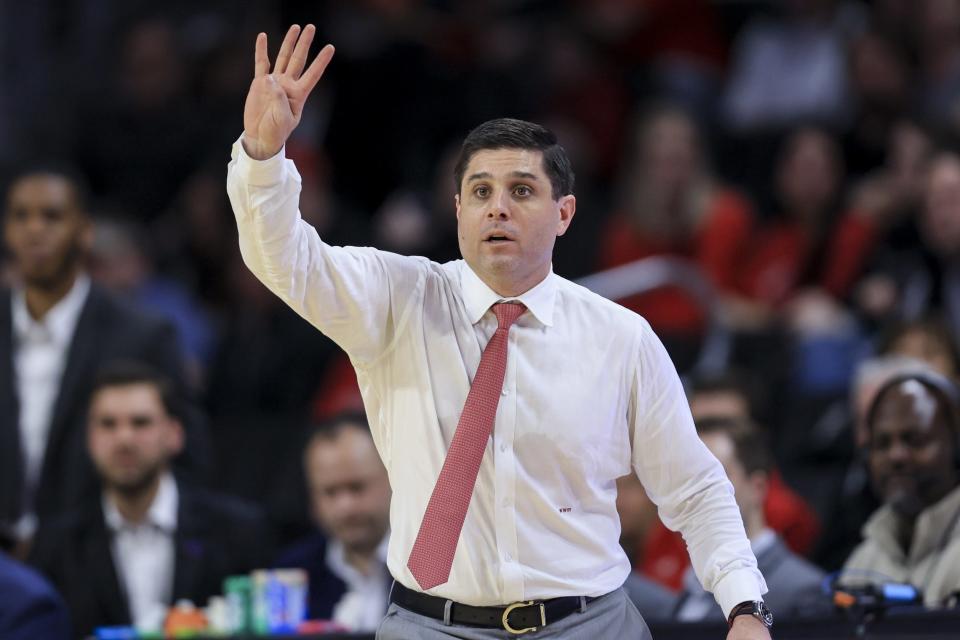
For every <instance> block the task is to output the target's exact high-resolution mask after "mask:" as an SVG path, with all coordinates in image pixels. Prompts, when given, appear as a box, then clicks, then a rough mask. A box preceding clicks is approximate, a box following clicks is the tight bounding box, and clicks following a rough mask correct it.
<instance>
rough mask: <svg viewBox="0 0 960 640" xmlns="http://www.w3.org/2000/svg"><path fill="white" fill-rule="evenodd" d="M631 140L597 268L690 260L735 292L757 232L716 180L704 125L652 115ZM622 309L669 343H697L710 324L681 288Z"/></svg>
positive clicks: (660, 111)
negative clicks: (752, 236)
mask: <svg viewBox="0 0 960 640" xmlns="http://www.w3.org/2000/svg"><path fill="white" fill-rule="evenodd" d="M631 140H632V142H631V144H630V147H631V148H630V149H629V151H628V159H627V162H626V168H625V170H624V173H623V175H622V176H621V179H620V187H619V189H620V203H619V206H618V208H617V210H616V211H615V212H614V213H613V215H612V216H611V217H610V218H609V219H608V221H607V224H606V228H605V229H604V230H603V233H602V236H601V245H600V254H599V265H598V266H599V267H601V268H609V267H614V266H617V265H621V264H625V263H629V262H632V261H634V260H639V259H641V258H647V257H650V256H673V257H679V258H684V259H688V260H690V261H692V262H693V263H695V264H696V265H697V266H698V267H699V268H700V269H701V270H702V271H703V273H704V275H705V276H706V278H707V279H708V280H709V281H710V282H711V283H712V284H713V285H714V286H715V287H717V288H718V289H720V290H721V291H723V292H726V293H727V294H730V293H732V292H733V289H734V286H735V284H736V278H737V273H738V268H739V261H740V260H741V258H742V257H743V255H744V251H745V250H746V248H747V243H748V241H749V236H750V231H751V228H752V225H753V216H752V212H751V209H750V205H749V203H748V202H747V201H746V200H745V199H744V198H742V197H741V196H740V195H739V194H737V193H736V192H735V191H733V190H731V189H729V188H728V187H726V186H724V185H722V184H720V183H719V182H717V181H716V179H715V178H714V177H713V175H712V174H711V172H710V169H709V165H708V159H707V157H706V156H707V154H706V151H705V150H704V148H703V142H702V140H701V137H700V133H699V132H698V131H697V126H696V124H695V123H694V121H693V120H692V119H691V118H690V117H689V116H688V115H687V114H686V113H685V112H683V111H682V110H680V109H677V108H673V107H669V106H667V107H657V108H654V109H652V110H650V111H649V112H647V113H646V114H644V116H643V117H642V118H641V119H640V120H639V122H638V126H637V127H636V130H635V131H634V133H633V137H632V138H631ZM621 302H622V303H623V304H624V305H625V306H627V307H628V308H630V309H632V310H634V311H636V312H637V313H639V314H641V315H642V316H644V317H645V318H646V319H647V320H648V321H649V322H650V323H651V325H653V327H654V329H656V330H657V331H658V333H661V334H666V336H665V337H667V338H669V337H670V336H671V335H673V336H676V335H680V336H685V337H691V336H692V337H696V335H697V334H698V333H699V331H700V330H701V329H702V327H703V326H704V324H705V323H704V318H703V308H702V307H701V306H700V303H699V301H697V300H694V299H692V297H691V295H690V294H689V293H685V292H683V291H682V290H679V289H676V288H664V289H661V290H657V291H653V292H650V293H648V294H644V295H642V296H635V297H632V298H630V299H627V300H624V301H621Z"/></svg>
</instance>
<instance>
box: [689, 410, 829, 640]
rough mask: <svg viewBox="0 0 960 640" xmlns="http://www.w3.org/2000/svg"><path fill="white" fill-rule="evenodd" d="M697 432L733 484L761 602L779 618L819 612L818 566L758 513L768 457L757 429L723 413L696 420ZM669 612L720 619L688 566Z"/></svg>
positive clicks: (761, 509)
mask: <svg viewBox="0 0 960 640" xmlns="http://www.w3.org/2000/svg"><path fill="white" fill-rule="evenodd" d="M697 432H698V433H699V434H700V439H701V440H703V442H704V444H706V445H707V448H708V449H710V452H711V453H713V455H715V456H716V457H717V460H719V461H720V463H721V464H722V465H723V468H724V470H725V471H726V473H727V477H728V478H730V482H731V484H733V489H734V492H735V493H736V497H737V505H738V506H739V507H740V513H741V515H742V517H743V525H744V528H745V529H746V532H747V537H748V538H750V545H751V546H752V547H753V553H754V554H755V555H756V556H757V566H758V567H759V568H760V570H761V571H762V572H763V575H764V578H765V579H766V580H767V587H768V589H769V591H767V593H766V594H764V596H763V599H764V601H765V602H766V603H767V604H768V605H769V606H770V607H771V610H772V609H773V608H774V607H775V608H776V609H777V611H779V612H780V614H779V616H780V619H781V620H785V619H790V618H795V617H800V616H805V615H814V614H818V613H822V612H823V611H824V609H826V608H828V606H829V603H828V602H827V601H826V597H825V596H824V595H823V594H822V593H821V587H820V584H821V582H822V581H823V578H824V573H823V571H821V570H820V569H818V568H817V567H815V566H813V565H812V564H810V563H809V562H807V561H806V560H804V559H803V558H801V557H799V556H797V555H796V554H794V553H793V552H791V551H790V550H789V549H788V548H787V546H786V545H785V544H784V542H783V540H782V539H781V538H780V537H779V536H778V535H777V534H776V533H775V532H774V531H773V529H771V528H769V527H768V525H767V522H766V520H765V518H764V515H763V512H764V507H763V504H764V501H765V499H766V494H767V486H768V485H767V478H768V473H769V471H770V468H771V463H772V459H771V456H770V453H769V451H768V450H767V447H766V444H765V443H764V440H763V437H762V435H761V433H760V432H759V431H758V429H757V428H756V427H755V426H754V425H752V424H751V423H750V422H749V421H745V420H736V419H724V418H720V419H713V420H704V421H700V422H698V423H697ZM825 605H826V606H825ZM675 617H676V619H677V620H682V621H691V622H692V621H695V620H708V619H716V620H720V619H721V618H722V615H721V614H720V612H719V611H718V610H717V607H716V605H715V603H714V600H713V598H712V597H711V595H710V594H709V593H707V592H706V591H704V590H703V587H701V586H700V581H699V580H697V577H696V575H695V574H694V572H693V568H692V567H688V568H687V571H686V573H685V574H684V576H683V591H682V592H681V593H680V597H679V602H678V605H677V608H676V611H675Z"/></svg>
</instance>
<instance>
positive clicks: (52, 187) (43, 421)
mask: <svg viewBox="0 0 960 640" xmlns="http://www.w3.org/2000/svg"><path fill="white" fill-rule="evenodd" d="M3 222H4V234H3V235H4V240H5V243H6V246H7V249H8V250H9V254H10V256H11V258H12V267H13V271H14V274H15V277H16V280H17V284H16V285H15V286H14V288H13V289H12V290H6V289H0V524H3V525H5V526H8V527H12V528H13V530H14V532H15V534H16V536H17V537H18V538H19V539H20V540H21V541H24V540H28V539H29V538H30V536H31V535H32V533H33V531H34V530H35V528H36V524H37V521H38V519H42V518H43V517H46V516H48V515H51V514H56V513H58V512H62V511H63V510H64V509H65V508H67V507H68V506H69V505H74V504H76V502H77V501H78V500H80V499H81V498H82V497H83V495H84V493H85V492H89V491H91V490H92V488H93V487H94V486H95V483H94V474H93V472H92V468H91V466H90V463H89V460H88V458H87V455H86V452H85V449H84V447H83V445H82V443H83V419H84V415H85V402H86V400H87V398H88V397H89V393H90V381H91V379H92V377H93V374H94V373H95V372H96V370H97V369H98V368H99V367H100V366H101V364H103V363H104V362H109V361H110V360H113V359H117V358H135V359H139V360H143V361H145V362H149V363H150V364H152V365H153V366H154V367H156V368H157V369H158V370H160V371H161V372H163V374H164V375H166V376H167V377H169V378H170V379H172V380H174V381H177V382H180V381H182V380H184V375H183V365H182V360H181V352H180V349H179V346H178V344H177V340H176V337H175V333H174V330H173V328H172V326H170V325H169V324H167V323H165V322H163V321H161V320H159V319H157V318H154V317H152V316H148V315H146V314H144V313H142V312H140V311H137V310H135V309H133V308H131V307H129V306H127V305H125V304H124V303H122V302H120V301H119V300H118V299H115V298H114V297H112V296H111V295H110V294H108V293H107V292H106V291H104V290H102V289H101V288H99V287H98V286H97V285H96V284H92V283H91V282H90V279H89V278H88V277H87V275H86V274H85V272H84V269H83V261H84V257H85V255H86V254H87V252H88V249H89V247H90V244H91V241H92V226H91V222H90V219H89V217H88V215H87V212H86V207H85V198H84V189H83V186H82V182H81V181H80V180H79V179H78V178H76V177H75V176H74V175H73V174H72V173H70V172H69V171H67V170H61V169H48V168H43V169H37V170H31V171H27V172H25V173H23V174H21V175H20V176H19V177H17V178H16V179H14V180H13V182H12V183H11V184H10V188H9V189H8V191H7V195H6V200H5V206H4V218H3ZM187 427H188V446H187V451H188V454H187V455H186V456H184V460H183V461H182V464H181V463H180V462H178V467H180V466H182V467H184V468H186V469H190V470H192V471H193V472H196V473H199V472H200V470H201V469H202V467H203V466H204V463H203V461H204V460H205V459H206V457H207V453H206V452H207V449H208V446H207V444H206V439H205V437H204V435H203V425H202V420H201V419H200V417H199V413H197V411H196V409H191V414H190V416H189V418H188V420H187Z"/></svg>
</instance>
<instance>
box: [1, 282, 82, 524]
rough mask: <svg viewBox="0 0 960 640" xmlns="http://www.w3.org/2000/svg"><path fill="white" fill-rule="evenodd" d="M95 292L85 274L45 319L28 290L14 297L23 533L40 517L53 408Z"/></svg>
mask: <svg viewBox="0 0 960 640" xmlns="http://www.w3.org/2000/svg"><path fill="white" fill-rule="evenodd" d="M89 292H90V278H89V277H87V276H86V275H83V274H81V275H79V276H77V279H76V280H75V281H74V283H73V287H71V288H70V291H69V292H68V293H67V295H65V296H64V297H63V298H62V299H61V300H60V301H59V302H57V304H55V305H54V306H53V307H52V308H51V309H50V310H49V311H47V313H46V314H45V315H44V317H43V318H40V319H39V320H35V319H34V318H33V316H31V315H30V312H29V311H28V310H27V300H26V294H25V292H24V291H23V289H18V290H17V291H15V292H14V294H13V296H12V299H11V313H12V316H13V372H14V375H15V376H16V389H17V398H18V399H19V401H20V424H19V427H20V445H21V448H22V450H23V463H24V464H23V469H24V479H23V480H24V482H23V488H24V496H23V498H24V501H23V507H24V515H23V516H22V517H21V519H20V520H19V521H18V522H17V524H16V533H17V535H18V537H21V538H25V537H29V536H30V535H32V534H33V531H34V529H35V528H36V517H35V515H34V512H33V496H34V492H35V491H36V488H37V483H38V481H39V479H40V473H41V470H42V468H43V457H44V453H45V452H46V450H47V438H48V436H49V435H50V422H51V420H52V419H53V408H54V405H55V404H56V401H57V395H58V393H59V391H60V382H61V380H62V379H63V370H64V368H65V367H66V364H67V353H68V352H69V350H70V343H71V341H72V340H73V333H74V330H75V329H76V327H77V321H78V320H79V319H80V312H81V311H83V305H84V303H85V302H86V300H87V294H88V293H89Z"/></svg>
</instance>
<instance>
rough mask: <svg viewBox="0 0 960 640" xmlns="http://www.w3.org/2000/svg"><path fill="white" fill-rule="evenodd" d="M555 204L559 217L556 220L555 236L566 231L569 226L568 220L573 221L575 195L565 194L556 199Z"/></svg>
mask: <svg viewBox="0 0 960 640" xmlns="http://www.w3.org/2000/svg"><path fill="white" fill-rule="evenodd" d="M557 204H558V205H559V207H560V219H559V220H558V221H557V236H562V235H563V234H565V233H566V232H567V229H568V228H569V227H570V222H572V221H573V216H574V214H575V213H576V212H577V197H576V196H575V195H573V194H572V193H571V194H569V195H565V196H563V197H562V198H560V199H559V200H557Z"/></svg>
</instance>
